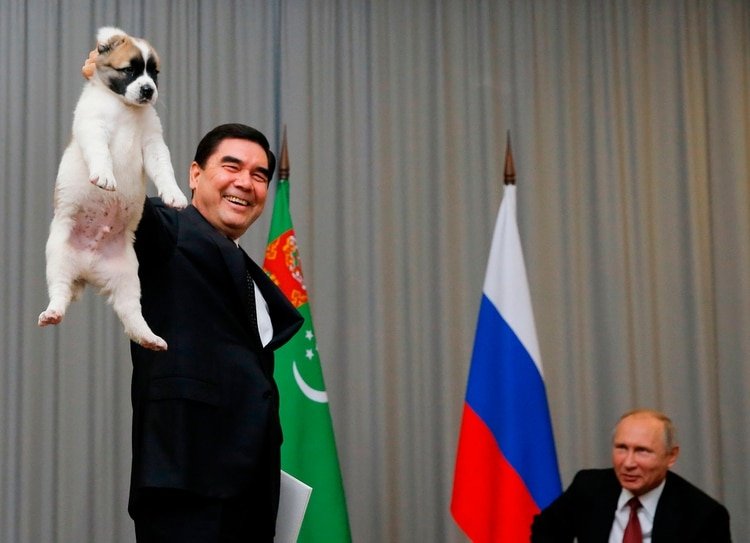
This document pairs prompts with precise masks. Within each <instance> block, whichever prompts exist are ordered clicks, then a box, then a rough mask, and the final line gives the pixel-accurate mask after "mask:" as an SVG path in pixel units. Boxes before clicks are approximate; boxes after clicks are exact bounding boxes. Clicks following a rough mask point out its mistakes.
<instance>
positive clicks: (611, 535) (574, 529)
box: [531, 409, 731, 543]
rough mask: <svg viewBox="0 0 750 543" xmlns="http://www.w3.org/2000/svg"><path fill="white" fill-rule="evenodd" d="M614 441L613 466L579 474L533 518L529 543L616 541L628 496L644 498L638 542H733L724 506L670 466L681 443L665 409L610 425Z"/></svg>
mask: <svg viewBox="0 0 750 543" xmlns="http://www.w3.org/2000/svg"><path fill="white" fill-rule="evenodd" d="M612 445H613V446H612V461H613V466H614V467H613V468H609V469H589V470H582V471H580V472H578V473H577V474H576V476H575V478H574V479H573V482H572V483H571V484H570V486H569V487H568V488H567V489H566V490H565V492H564V493H563V494H562V495H561V496H560V497H559V498H557V499H556V500H555V501H554V502H553V503H552V504H550V505H549V506H548V507H547V508H546V509H544V510H543V511H542V512H541V513H540V514H539V515H537V516H536V517H535V518H534V522H533V524H532V528H531V532H532V535H531V541H532V543H562V542H572V541H574V539H575V538H577V539H575V540H576V541H578V543H594V542H596V543H607V542H610V543H611V542H613V541H614V542H617V543H621V542H622V538H623V533H624V530H625V525H626V524H627V521H628V510H629V505H627V501H628V500H629V499H630V498H631V497H633V496H636V497H638V498H639V499H640V500H642V502H643V503H644V505H643V507H641V508H640V510H639V512H638V517H639V519H641V525H642V526H643V537H644V541H650V542H651V543H672V542H674V543H691V542H695V543H724V542H729V541H731V535H730V528H729V513H728V511H727V509H726V508H725V507H724V506H723V505H721V504H720V503H719V502H717V501H716V500H714V499H713V498H711V497H710V496H708V495H707V494H706V493H705V492H703V491H702V490H700V489H698V488H697V487H695V486H694V485H692V484H691V483H689V482H688V481H686V480H685V479H683V478H682V477H680V476H679V475H677V474H675V473H673V472H671V471H669V468H671V467H672V466H673V465H674V463H675V461H676V460H677V456H678V454H679V447H678V446H677V444H676V441H675V437H674V426H673V424H672V422H671V420H669V418H668V417H666V415H664V414H663V413H659V412H658V411H653V410H643V409H641V410H636V411H631V412H629V413H626V414H625V415H623V416H622V418H621V419H620V421H619V422H618V424H617V427H616V428H615V432H614V436H613V444H612ZM646 504H648V506H647V505H646ZM648 509H651V510H650V511H649V510H648Z"/></svg>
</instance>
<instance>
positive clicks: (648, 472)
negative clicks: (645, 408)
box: [612, 414, 679, 496]
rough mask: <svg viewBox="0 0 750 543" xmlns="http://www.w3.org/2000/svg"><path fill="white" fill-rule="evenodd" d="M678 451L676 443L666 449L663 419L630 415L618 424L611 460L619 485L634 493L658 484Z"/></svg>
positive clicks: (641, 492)
mask: <svg viewBox="0 0 750 543" xmlns="http://www.w3.org/2000/svg"><path fill="white" fill-rule="evenodd" d="M678 453H679V448H678V447H674V448H672V449H671V450H667V444H666V439H665V435H664V423H663V422H662V421H660V420H659V419H657V418H655V417H653V416H652V415H648V414H636V415H631V416H629V417H627V418H625V419H623V420H621V421H620V423H619V424H618V425H617V428H616V430H615V435H614V439H613V441H612V464H613V466H614V468H615V474H616V475H617V479H618V480H619V481H620V485H622V487H623V488H625V489H627V490H629V491H630V492H632V493H633V494H634V495H636V496H640V495H641V494H645V493H646V492H648V491H649V490H652V489H654V488H656V487H657V486H659V484H660V483H661V482H662V481H663V480H664V478H665V477H666V476H667V471H668V470H669V468H671V467H672V466H673V465H674V463H675V462H676V461H677V455H678Z"/></svg>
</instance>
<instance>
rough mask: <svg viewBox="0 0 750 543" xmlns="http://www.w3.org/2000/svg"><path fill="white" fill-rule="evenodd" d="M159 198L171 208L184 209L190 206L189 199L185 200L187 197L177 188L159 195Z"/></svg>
mask: <svg viewBox="0 0 750 543" xmlns="http://www.w3.org/2000/svg"><path fill="white" fill-rule="evenodd" d="M159 196H160V197H161V199H162V201H163V202H164V203H165V204H166V205H168V206H169V207H174V208H177V209H182V208H183V207H185V206H187V205H188V201H187V198H185V195H184V194H182V192H181V191H180V189H177V188H175V189H170V190H167V191H164V192H162V193H161V194H159Z"/></svg>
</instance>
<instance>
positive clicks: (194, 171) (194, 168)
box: [188, 161, 203, 192]
mask: <svg viewBox="0 0 750 543" xmlns="http://www.w3.org/2000/svg"><path fill="white" fill-rule="evenodd" d="M201 173H203V168H201V167H200V164H198V163H197V162H195V161H193V162H192V164H190V172H189V174H188V176H189V179H188V181H189V182H190V189H191V190H192V191H193V192H195V187H197V186H198V178H200V176H201Z"/></svg>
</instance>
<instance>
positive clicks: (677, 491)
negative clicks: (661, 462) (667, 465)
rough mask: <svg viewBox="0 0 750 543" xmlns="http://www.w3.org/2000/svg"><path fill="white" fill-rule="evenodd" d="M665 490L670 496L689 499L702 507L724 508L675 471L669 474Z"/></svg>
mask: <svg viewBox="0 0 750 543" xmlns="http://www.w3.org/2000/svg"><path fill="white" fill-rule="evenodd" d="M664 490H665V492H667V491H668V492H669V494H670V495H675V496H679V497H681V498H684V499H689V500H690V501H692V502H694V503H696V504H699V505H700V506H702V507H706V506H713V507H721V508H724V506H723V505H722V504H721V503H719V501H718V500H716V499H714V498H712V497H711V496H710V495H709V494H708V493H706V492H705V491H703V490H701V489H700V488H698V487H697V486H695V485H694V484H693V483H691V482H690V481H688V480H687V479H685V478H684V477H682V476H680V475H678V474H676V473H674V472H673V471H668V472H667V483H666V486H665V488H664Z"/></svg>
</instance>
